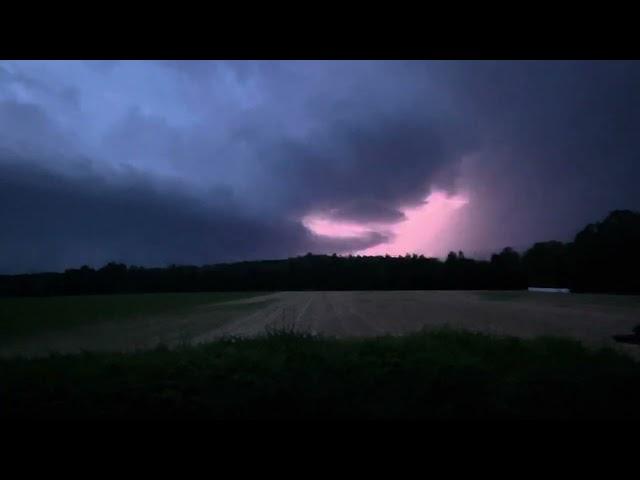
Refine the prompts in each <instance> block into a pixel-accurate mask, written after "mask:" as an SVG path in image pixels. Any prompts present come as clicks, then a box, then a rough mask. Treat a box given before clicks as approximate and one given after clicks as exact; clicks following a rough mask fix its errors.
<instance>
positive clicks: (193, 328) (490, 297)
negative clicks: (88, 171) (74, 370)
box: [0, 291, 640, 355]
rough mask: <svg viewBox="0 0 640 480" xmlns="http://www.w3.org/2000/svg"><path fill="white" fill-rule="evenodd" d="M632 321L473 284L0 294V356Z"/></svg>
mask: <svg viewBox="0 0 640 480" xmlns="http://www.w3.org/2000/svg"><path fill="white" fill-rule="evenodd" d="M639 323H640V297H637V296H615V295H574V294H570V295H564V294H549V293H530V292H525V291H510V292H487V291H485V292H473V291H395V292H394V291H384V292H374V291H361V292H278V293H273V294H264V293H262V294H258V293H254V294H247V293H184V294H149V295H107V296H86V297H54V298H13V299H0V353H2V354H5V355H7V354H17V353H20V354H25V355H41V354H47V353H48V352H54V351H55V352H62V353H64V352H80V351H82V350H90V351H105V350H106V351H131V350H135V349H140V348H149V347H154V346H157V345H158V344H165V345H178V344H186V343H190V344H193V343H201V342H206V341H210V340H213V339H216V338H221V337H224V336H255V335H260V334H262V333H264V332H265V329H267V328H285V329H288V330H295V331H297V332H306V333H311V334H322V335H325V336H335V337H375V336H380V335H385V334H393V335H403V334H408V333H411V332H415V331H418V330H421V329H433V328H439V327H449V328H453V329H461V330H471V331H479V332H484V333H489V334H496V335H509V336H517V337H522V338H532V337H535V336H540V335H552V336H561V337H569V338H574V339H577V340H580V341H582V342H584V343H585V344H587V345H589V346H596V347H599V346H613V347H615V348H618V349H621V350H622V351H626V352H628V353H631V354H635V353H636V352H637V350H639V349H638V348H636V347H635V346H633V345H621V344H616V343H614V342H613V341H612V340H611V336H612V335H615V334H620V333H630V332H631V329H632V328H633V327H634V326H635V325H637V324H639Z"/></svg>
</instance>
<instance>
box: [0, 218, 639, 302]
mask: <svg viewBox="0 0 640 480" xmlns="http://www.w3.org/2000/svg"><path fill="white" fill-rule="evenodd" d="M639 246H640V213H635V212H631V211H628V210H618V211H614V212H612V213H611V214H609V216H607V218H606V219H604V220H603V221H602V222H599V223H595V224H590V225H588V226H587V227H586V228H584V229H583V230H582V231H581V232H579V233H578V234H577V235H576V237H575V239H574V241H573V242H570V243H562V242H555V241H551V242H542V243H536V244H535V245H533V246H532V247H531V248H530V249H529V250H527V251H526V252H524V253H523V254H522V255H521V254H520V253H518V252H516V251H514V250H513V249H511V248H505V249H504V250H502V251H501V252H500V253H496V254H494V255H493V256H492V257H491V260H490V261H480V260H473V259H470V258H466V257H465V256H464V254H463V253H462V252H458V253H455V252H451V253H450V254H449V256H448V257H447V259H446V260H445V261H440V260H438V259H436V258H425V257H423V256H418V255H407V256H405V257H390V256H385V257H382V256H378V257H362V256H347V257H344V256H338V255H335V254H334V255H331V256H329V255H312V254H308V255H306V256H303V257H297V258H289V259H286V260H271V261H252V262H238V263H231V264H219V265H212V266H204V267H195V266H171V267H168V268H143V267H136V266H127V265H124V264H118V263H110V264H108V265H106V266H104V267H103V268H100V269H99V270H94V269H92V268H89V267H87V266H85V267H82V268H80V269H70V270H67V271H65V272H64V273H40V274H30V275H12V276H9V275H5V276H0V296H35V295H78V294H81V295H84V294H102V293H142V292H197V291H265V290H269V291H273V290H413V289H416V290H429V289H437V290H443V289H463V290H469V289H471V290H480V289H482V290H484V289H488V290H507V289H523V288H526V287H527V286H542V287H569V288H571V289H572V290H573V291H575V292H603V293H636V294H637V293H640V275H638V272H640V248H639Z"/></svg>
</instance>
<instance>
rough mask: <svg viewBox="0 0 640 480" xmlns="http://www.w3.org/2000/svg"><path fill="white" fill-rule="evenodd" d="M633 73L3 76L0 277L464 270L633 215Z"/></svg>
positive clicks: (386, 67) (588, 66)
mask: <svg viewBox="0 0 640 480" xmlns="http://www.w3.org/2000/svg"><path fill="white" fill-rule="evenodd" d="M639 133H640V63H638V62H620V61H615V62H609V61H602V62H565V61H550V62H531V61H527V62H507V61H498V62H465V61H456V62H442V61H434V62H417V61H416V62H407V61H403V62H387V61H337V62H325V61H303V62H295V61H283V62H270V61H269V62H267V61H256V62H253V61H238V62H229V61H224V62H210V61H203V62H201V61H166V62H159V61H126V62H115V61H113V62H111V61H110V62H105V61H87V62H81V61H59V62H58V61H46V62H40V61H29V62H15V61H3V62H0V273H17V272H35V271H43V270H54V271H55V270H63V269H64V268H69V267H78V266H81V265H83V264H88V265H91V266H94V267H99V266H102V265H103V264H105V263H106V262H108V261H121V262H126V263H129V264H137V265H148V266H152V265H157V266H163V265H167V264H170V263H178V264H197V265H200V264H208V263H215V262H221V261H233V260H244V259H263V258H283V257H288V256H294V255H299V254H304V253H306V252H308V251H311V252H314V253H333V252H336V253H345V254H346V253H372V254H382V253H391V254H394V255H396V254H404V253H407V251H411V252H412V253H413V252H415V253H423V254H425V255H433V256H440V255H444V254H446V252H447V251H449V250H456V251H457V250H463V251H465V252H468V255H473V254H474V253H476V252H477V253H478V254H481V253H486V252H489V251H493V250H498V249H501V248H502V247H505V246H514V247H517V248H523V247H527V246H529V245H531V244H532V243H533V242H535V241H540V240H550V239H558V240H569V239H571V238H572V237H573V235H574V234H575V233H576V232H577V231H578V230H579V229H580V228H582V227H583V226H584V225H585V224H586V223H589V222H593V221H597V220H599V219H601V218H602V217H604V216H605V215H606V214H607V213H608V212H609V211H610V210H613V209H617V208H629V209H640V188H638V185H637V184H638V180H640V144H639V138H640V135H639Z"/></svg>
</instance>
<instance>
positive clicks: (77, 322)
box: [0, 292, 257, 344]
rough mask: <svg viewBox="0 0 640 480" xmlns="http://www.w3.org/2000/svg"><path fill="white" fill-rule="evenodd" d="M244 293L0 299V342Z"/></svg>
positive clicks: (183, 308) (164, 311)
mask: <svg viewBox="0 0 640 480" xmlns="http://www.w3.org/2000/svg"><path fill="white" fill-rule="evenodd" d="M255 295H257V294H255V293H253V294H252V293H246V292H231V293H228V292H203V293H149V294H124V295H83V296H62V297H28V298H0V344H1V343H3V340H4V341H9V340H14V339H16V338H21V337H25V336H28V335H31V334H35V333H42V332H50V331H59V330H66V329H70V328H73V327H77V326H81V325H87V324H91V323H99V322H104V321H112V320H126V321H130V320H131V319H134V318H140V317H144V316H149V315H157V314H163V315H164V314H177V313H181V312H187V311H189V310H190V309H193V308H195V307H197V306H199V305H204V304H208V303H219V302H225V301H230V300H239V299H242V298H248V297H251V296H255Z"/></svg>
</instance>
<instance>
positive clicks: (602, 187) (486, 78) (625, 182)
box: [432, 61, 640, 248]
mask: <svg viewBox="0 0 640 480" xmlns="http://www.w3.org/2000/svg"><path fill="white" fill-rule="evenodd" d="M438 67H441V68H437V69H434V70H432V74H433V75H434V77H437V78H438V80H439V81H440V82H441V83H442V85H443V86H445V88H447V89H448V90H450V91H452V92H453V93H452V96H454V97H455V98H456V108H457V109H459V110H460V111H462V112H464V114H465V116H467V117H468V118H473V119H475V121H476V122H477V132H478V134H479V136H480V137H481V138H482V139H483V143H482V146H481V147H479V148H478V149H477V151H476V152H475V153H474V156H473V158H470V159H469V160H468V162H467V164H466V173H465V174H464V178H463V179H461V180H460V181H461V183H463V184H465V188H466V189H467V190H470V191H471V192H472V195H473V197H474V198H473V199H472V201H471V202H470V205H469V208H467V209H465V210H466V211H465V215H466V218H463V219H462V220H461V222H462V223H464V224H465V225H464V228H463V226H462V225H461V226H460V228H461V230H460V235H459V237H460V239H461V240H460V243H461V244H464V246H465V247H466V248H473V245H474V244H475V245H479V244H481V245H483V246H484V247H485V248H496V247H498V246H500V245H506V244H515V245H518V246H527V245H529V244H531V243H532V242H533V241H535V240H544V239H550V238H557V239H562V240H566V239H569V238H571V237H572V236H573V235H574V234H575V232H576V231H577V230H578V229H579V228H582V226H584V225H585V224H586V223H588V222H592V221H595V220H597V219H600V218H602V217H604V216H605V215H606V213H607V212H609V211H610V210H612V209H615V208H631V209H640V194H639V191H638V189H637V188H636V184H637V181H638V179H639V178H640V141H639V139H638V135H637V132H638V130H639V128H640V63H638V62H631V61H630V62H622V61H620V62H618V61H606V62H605V61H603V62H560V61H555V62H456V63H452V64H448V65H439V66H438ZM472 217H475V218H472Z"/></svg>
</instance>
